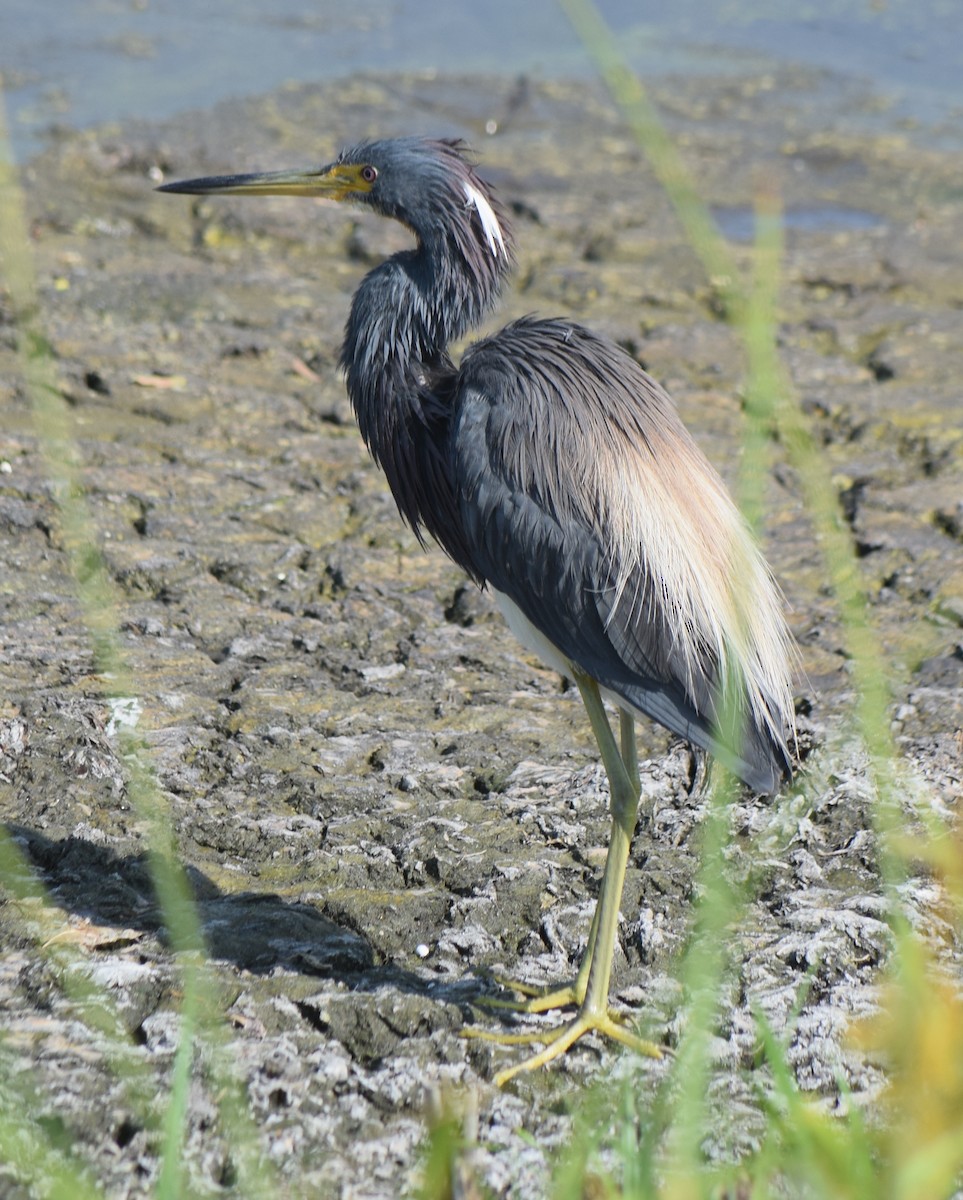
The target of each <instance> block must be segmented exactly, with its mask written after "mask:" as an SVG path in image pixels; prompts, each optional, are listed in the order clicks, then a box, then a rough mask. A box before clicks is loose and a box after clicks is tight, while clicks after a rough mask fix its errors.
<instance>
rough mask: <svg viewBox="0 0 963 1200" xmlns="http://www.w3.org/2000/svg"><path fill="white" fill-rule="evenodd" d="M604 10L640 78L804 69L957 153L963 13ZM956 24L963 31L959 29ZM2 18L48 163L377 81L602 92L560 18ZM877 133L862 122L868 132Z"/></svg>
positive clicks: (366, 14) (31, 10) (137, 8)
mask: <svg viewBox="0 0 963 1200" xmlns="http://www.w3.org/2000/svg"><path fill="white" fill-rule="evenodd" d="M600 8H601V10H602V12H603V14H604V16H605V17H606V19H607V20H608V22H609V23H610V25H611V26H612V28H613V29H615V30H616V31H617V33H618V35H619V44H620V46H621V48H622V50H623V52H624V53H625V54H626V55H627V56H628V58H629V60H630V62H631V63H632V65H633V66H634V67H635V69H636V70H638V71H639V72H640V73H641V74H642V75H643V77H645V78H647V79H651V78H654V77H657V76H664V75H665V74H666V73H678V74H681V75H690V76H691V75H704V74H712V75H714V76H718V75H719V74H720V73H722V72H731V73H733V74H745V73H747V72H749V71H757V70H759V69H761V68H762V67H764V66H765V65H766V64H767V63H769V64H772V65H774V66H775V65H778V64H780V63H787V62H795V63H800V64H804V65H807V66H810V67H817V68H821V69H825V70H827V71H829V72H833V73H837V74H839V75H841V76H843V77H846V78H848V79H850V80H861V81H865V83H866V86H867V87H868V89H869V90H871V91H872V92H873V93H875V94H877V95H878V98H879V99H878V115H879V119H880V121H881V122H882V123H883V124H885V125H887V126H888V127H892V126H893V124H894V123H898V122H905V123H907V124H908V125H910V126H915V125H917V124H920V123H922V125H924V126H926V127H928V131H929V134H930V136H931V137H933V138H935V139H937V140H940V141H942V142H944V143H947V144H952V145H954V146H959V145H960V141H961V135H960V132H959V129H960V121H959V118H960V114H961V113H963V49H961V47H963V39H961V38H959V37H958V36H957V32H956V28H955V26H956V25H957V24H958V20H959V5H958V4H956V3H943V4H941V3H939V2H938V0H930V2H929V3H923V4H919V5H912V4H909V3H900V2H897V3H892V4H887V5H886V6H881V7H880V8H878V9H877V8H876V7H875V6H872V5H868V4H864V3H857V2H856V0H844V2H843V3H839V4H834V5H833V6H832V14H831V15H828V14H827V15H823V14H821V13H820V12H819V6H818V5H817V6H815V8H813V7H810V8H807V9H805V10H803V11H800V10H799V9H798V6H796V5H794V4H792V5H791V4H789V3H788V2H777V3H774V4H770V5H767V6H766V16H765V18H764V19H763V18H761V17H759V16H757V15H755V13H754V11H753V10H752V8H751V7H750V6H740V5H738V4H736V5H724V6H720V5H717V4H715V3H712V2H711V0H685V2H683V3H680V4H674V5H671V6H667V5H664V4H658V5H657V4H655V3H653V2H651V0H645V2H644V3H637V2H635V0H608V2H607V3H605V2H603V3H602V4H601V5H600ZM954 12H955V13H956V15H955V16H954ZM443 14H444V15H443V16H442V17H439V15H438V10H436V9H432V8H429V7H428V6H425V5H420V4H417V3H415V0H395V2H394V3H391V4H388V3H386V2H385V0H358V2H356V3H353V4H352V5H350V6H345V5H338V4H333V3H327V4H324V3H319V4H312V5H306V4H305V3H303V0H278V2H277V3H271V4H268V3H265V2H264V0H210V2H208V3H205V4H204V5H202V6H199V5H196V4H193V3H189V2H187V0H132V2H129V3H121V2H120V0H75V2H73V3H71V4H69V5H60V6H58V14H57V23H56V27H52V25H51V21H50V17H49V11H48V9H47V7H46V6H44V5H38V4H36V3H35V2H34V0H5V4H4V15H3V29H2V34H3V36H2V37H0V72H2V74H3V82H4V88H5V91H6V98H7V104H8V106H9V109H10V124H11V127H12V137H13V141H14V149H15V153H16V155H17V157H18V158H21V159H22V158H24V157H25V156H27V155H29V154H30V153H32V152H34V151H35V150H36V149H37V148H38V147H39V146H40V145H41V144H42V142H43V140H44V138H45V135H46V134H48V133H49V132H50V131H51V129H56V128H57V127H67V128H77V127H82V126H88V125H93V124H98V123H101V122H104V121H113V120H122V119H127V118H131V117H144V118H152V119H161V118H165V117H168V116H171V115H173V114H175V113H177V112H181V111H185V110H189V109H195V108H208V107H210V106H211V105H212V104H214V103H216V102H217V101H219V100H223V99H227V98H229V97H234V96H247V95H253V94H260V93H263V92H266V91H269V90H272V89H274V88H277V87H280V86H283V85H284V84H286V83H289V82H321V81H324V80H330V79H336V78H342V77H348V76H350V75H352V74H355V73H357V72H363V71H385V70H389V71H399V70H401V71H408V70H414V71H438V72H445V73H450V72H453V71H454V72H458V73H462V74H464V73H468V72H480V71H484V72H490V73H494V74H499V75H503V76H504V75H506V74H509V75H510V74H515V73H522V72H524V73H529V74H533V75H535V76H536V77H538V76H541V77H561V76H569V77H571V76H573V75H579V74H588V73H589V68H588V66H587V63H586V59H585V54H584V51H583V50H582V48H581V46H580V45H579V43H578V41H577V39H576V38H575V36H574V34H573V32H572V29H571V27H570V25H569V23H568V21H567V19H566V18H565V16H564V15H563V13H562V11H561V9H560V8H559V7H558V6H557V5H555V4H554V3H552V2H551V0H533V2H532V3H530V4H527V5H524V6H519V5H518V4H517V3H513V0H486V3H485V4H484V5H478V4H477V3H472V2H470V0H453V3H451V4H447V5H445V7H444V10H443ZM869 119H870V118H868V117H867V115H866V114H865V113H864V114H863V117H862V120H863V121H864V123H865V122H868V121H869Z"/></svg>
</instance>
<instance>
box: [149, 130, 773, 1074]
mask: <svg viewBox="0 0 963 1200" xmlns="http://www.w3.org/2000/svg"><path fill="white" fill-rule="evenodd" d="M161 190H162V191H171V192H185V193H189V194H192V195H204V194H207V193H217V194H219V195H220V194H235V195H246V196H252V195H255V196H256V195H277V194H282V195H301V196H324V197H328V198H330V199H333V200H342V201H349V202H351V203H356V204H359V205H362V206H364V207H367V208H370V209H372V210H374V211H375V212H377V213H380V214H381V215H382V216H385V217H392V218H394V219H395V220H397V221H400V222H401V223H402V224H404V225H406V226H407V227H408V228H409V229H410V230H411V231H412V233H413V234H414V236H415V243H416V244H415V246H414V248H413V249H409V250H404V251H402V252H401V253H399V254H395V255H394V256H392V257H391V258H389V259H388V260H387V261H385V262H382V263H381V264H380V265H379V266H377V267H375V269H374V270H373V271H371V273H370V274H368V275H367V276H366V277H365V278H364V279H363V280H362V282H361V284H360V286H359V287H358V290H357V292H356V293H355V296H354V300H353V302H352V305H351V313H350V316H349V317H348V323H347V328H346V331H345V339H344V346H343V348H342V351H341V365H342V367H343V368H344V371H345V374H346V380H347V388H348V394H349V396H350V398H351V403H352V405H353V406H354V411H355V413H356V415H357V419H358V425H359V426H360V429H361V434H362V437H363V438H364V440H365V442H366V444H367V446H368V449H369V450H370V451H371V454H372V455H373V456H374V458H375V460H376V461H377V462H378V463H379V464H380V465H381V467H382V468H383V470H384V472H385V475H386V476H387V478H388V484H389V486H390V488H391V491H392V494H393V496H394V498H395V501H396V503H397V505H398V509H399V511H400V513H401V516H402V518H403V519H404V520H405V521H406V522H407V523H408V524H409V525H410V526H411V528H412V529H413V530H414V532H415V533H416V534H417V536H418V538H419V540H421V541H422V542H424V541H425V535H426V534H428V535H430V536H431V537H433V538H434V539H435V541H437V542H438V543H439V544H440V545H441V547H442V548H443V549H444V550H445V551H446V552H447V553H448V554H449V555H450V557H451V558H452V559H454V561H455V562H456V563H457V564H458V565H459V566H460V567H461V568H462V569H463V570H464V571H466V572H467V574H468V575H469V576H471V578H472V579H473V580H474V581H475V582H476V583H478V584H479V585H481V586H487V587H489V588H490V589H491V591H492V593H493V595H494V597H495V600H496V602H497V604H498V606H499V608H500V609H501V611H502V613H503V614H504V616H505V619H506V620H507V621H508V624H509V626H510V627H511V629H512V631H513V632H514V633H515V634H516V635H517V636H518V637H519V638H520V640H521V641H522V642H523V643H524V644H525V645H526V646H528V647H529V648H530V649H533V650H534V651H535V652H536V653H537V654H538V655H539V656H540V657H541V658H542V659H543V660H544V661H545V662H546V663H547V664H549V665H550V666H551V667H553V668H555V669H556V670H558V671H559V672H560V673H562V674H563V675H565V676H568V677H569V678H570V679H573V680H574V681H575V683H576V684H577V685H578V688H579V691H580V692H581V695H582V699H583V701H584V702H585V707H586V710H587V712H588V716H589V720H590V722H591V725H592V729H593V731H594V733H595V737H596V740H597V741H598V745H599V750H600V752H601V756H602V761H603V763H604V766H605V770H606V773H607V775H608V779H609V784H610V791H611V808H612V835H611V840H610V843H609V850H608V856H607V859H606V864H605V871H604V875H603V879H602V886H601V891H600V893H599V899H598V904H597V906H596V912H595V917H594V919H593V922H592V926H591V930H590V933H589V939H588V947H587V950H586V953H585V956H584V959H583V961H582V965H581V967H580V969H579V972H578V976H577V978H576V979H575V981H574V983H572V984H571V985H569V986H566V987H562V988H559V989H557V990H555V991H552V992H549V993H547V994H534V995H532V997H531V999H530V1000H529V1001H528V1003H527V1005H522V1006H520V1007H526V1008H527V1009H528V1011H544V1010H547V1009H549V1008H553V1007H560V1006H563V1005H566V1004H574V1005H576V1006H577V1012H576V1014H575V1017H574V1019H573V1020H571V1021H568V1022H567V1023H565V1024H563V1025H561V1026H559V1027H557V1028H555V1029H553V1030H550V1031H547V1032H544V1033H542V1032H539V1033H538V1034H533V1035H520V1036H519V1037H517V1038H511V1037H507V1038H496V1040H506V1041H511V1040H517V1041H524V1040H533V1041H541V1042H544V1043H546V1046H545V1048H544V1049H543V1050H542V1051H541V1052H540V1053H538V1054H535V1055H533V1056H532V1057H530V1058H528V1059H526V1060H525V1061H524V1062H522V1063H520V1064H518V1065H517V1066H515V1067H513V1068H511V1069H509V1070H507V1071H504V1072H502V1073H501V1075H500V1076H498V1077H497V1081H498V1082H499V1083H503V1082H505V1080H506V1079H508V1078H510V1077H511V1076H512V1075H514V1074H515V1073H516V1072H518V1071H521V1070H531V1069H534V1068H535V1067H538V1066H541V1065H543V1064H544V1063H546V1062H549V1061H550V1060H551V1059H553V1058H555V1057H556V1056H557V1055H559V1054H561V1053H562V1052H564V1051H565V1050H566V1049H568V1047H569V1046H571V1045H572V1044H573V1043H574V1042H575V1041H576V1040H577V1039H578V1038H580V1037H581V1036H583V1035H584V1034H585V1033H588V1032H590V1031H596V1032H600V1033H603V1034H606V1035H608V1036H610V1037H613V1038H616V1039H618V1040H619V1041H622V1042H624V1043H627V1044H628V1045H631V1046H634V1047H635V1048H637V1049H640V1050H643V1051H645V1050H648V1051H652V1050H653V1049H654V1048H652V1047H649V1046H648V1045H647V1044H646V1043H643V1042H641V1041H640V1040H639V1039H638V1038H636V1037H635V1036H634V1035H632V1034H631V1033H629V1031H628V1030H627V1029H625V1028H624V1026H623V1025H622V1024H621V1023H620V1022H619V1021H618V1020H616V1019H614V1018H613V1017H612V1015H610V1013H609V1009H608V993H609V980H610V975H611V968H612V959H613V954H614V949H615V939H616V933H617V924H618V917H619V905H620V901H621V893H622V886H623V881H624V878H625V869H626V865H627V862H628V858H629V850H630V843H631V839H632V835H633V832H634V828H635V823H636V818H637V815H638V804H639V792H640V785H639V773H638V761H637V758H636V747H635V736H634V719H635V717H636V715H638V714H642V715H644V716H647V717H651V718H653V719H654V720H656V721H658V722H659V723H660V724H662V725H664V726H665V727H666V728H667V729H669V730H671V731H672V732H673V733H675V734H678V735H679V736H680V737H682V738H685V739H686V740H687V741H688V742H689V743H691V744H692V745H694V746H696V747H698V748H700V749H702V750H705V751H708V752H710V753H712V754H714V755H716V756H717V757H718V758H720V759H721V760H723V761H724V762H725V763H726V764H727V766H728V767H729V768H730V769H731V770H732V771H733V772H734V773H735V774H736V775H737V776H739V777H740V778H741V779H742V780H743V781H744V782H745V783H746V784H748V785H749V786H750V787H751V788H753V789H755V790H756V791H758V792H771V791H774V790H775V789H776V788H777V787H778V785H779V783H780V781H781V780H782V779H783V778H784V776H786V775H787V774H788V773H789V754H788V750H787V744H786V730H787V728H788V727H790V726H791V723H792V698H791V693H790V688H789V671H788V665H787V664H788V657H789V654H788V647H789V638H788V634H787V630H786V625H785V621H784V618H783V614H782V605H781V602H780V598H779V594H778V591H777V589H776V587H775V585H774V583H773V581H772V578H771V575H770V573H769V571H768V569H767V567H766V564H765V563H764V561H763V559H762V556H761V555H760V553H759V551H758V549H757V548H756V546H755V544H754V542H753V540H752V538H751V537H750V535H749V533H748V531H747V529H746V526H745V524H744V522H743V520H742V518H741V517H740V515H739V513H738V511H737V510H736V508H735V506H734V504H733V502H732V500H731V499H730V498H729V495H728V493H727V492H726V489H725V486H724V484H723V483H722V481H721V479H720V478H719V476H718V475H717V474H716V472H715V471H714V470H713V468H712V467H711V466H710V464H709V463H708V461H707V460H706V458H705V457H704V456H703V454H702V453H701V452H700V450H699V449H698V448H697V446H696V445H695V443H694V442H693V441H692V439H691V437H690V436H689V434H688V432H687V431H686V429H685V427H684V426H683V424H682V421H681V420H680V418H679V416H678V414H677V412H676V409H675V407H674V405H673V403H672V401H671V400H670V399H669V397H668V396H667V395H666V393H665V392H664V391H663V389H662V388H661V387H660V386H659V385H658V384H657V383H656V382H655V380H654V379H652V378H651V377H650V376H649V375H647V374H646V373H645V371H643V370H642V368H641V367H640V366H639V365H638V363H636V362H635V360H634V359H633V358H631V357H630V356H629V355H628V354H627V353H625V352H624V351H623V350H621V349H620V348H619V347H618V346H616V345H615V344H614V343H613V342H610V341H607V340H606V339H605V338H602V337H599V336H598V335H596V334H594V333H591V332H590V331H589V330H587V329H585V328H583V327H582V326H580V325H575V324H572V323H571V322H568V321H564V320H536V319H534V318H531V317H526V318H523V319H522V320H520V321H515V322H513V323H512V324H510V325H509V326H507V328H505V329H503V330H502V331H501V332H500V333H497V334H495V335H494V336H493V337H489V338H486V339H485V340H483V341H479V342H476V343H475V344H474V345H472V346H471V347H470V348H469V349H468V350H467V351H466V352H465V354H464V355H463V357H462V360H461V363H460V364H459V365H457V366H456V365H455V363H454V362H453V361H452V359H451V358H450V356H449V353H448V346H449V344H450V343H451V342H452V341H453V340H455V339H456V338H459V337H461V336H462V335H463V334H465V333H466V332H467V331H468V330H469V329H471V328H472V327H474V326H476V325H477V324H478V323H479V322H480V321H481V319H482V318H483V317H484V316H485V314H486V313H487V312H488V311H489V310H490V309H491V308H492V306H493V305H494V303H495V300H496V298H497V296H498V294H499V291H500V289H501V287H502V285H503V283H504V282H505V279H506V277H507V276H508V274H509V272H510V270H511V268H512V266H513V263H514V251H513V244H514V243H513V237H512V231H511V227H510V225H509V222H508V220H507V217H506V213H505V209H504V207H503V205H502V204H501V202H500V201H499V199H498V197H497V196H496V194H495V192H494V191H493V189H492V188H491V187H490V186H489V185H488V184H487V183H485V182H484V180H482V179H481V178H480V177H479V175H478V174H477V173H476V171H475V169H474V167H473V166H472V164H471V163H470V161H469V160H468V158H467V157H466V152H465V147H464V146H463V145H462V143H460V142H458V141H435V140H429V139H426V138H419V137H405V138H393V139H389V140H384V141H371V142H364V143H362V144H360V145H357V146H353V147H351V148H350V149H347V150H345V151H344V152H343V153H342V154H341V155H340V156H339V158H338V159H337V161H335V162H333V163H330V164H328V165H327V166H323V167H321V168H319V169H317V170H308V171H279V172H271V173H267V174H257V175H229V176H220V177H214V178H206V179H192V180H188V181H186V182H182V183H171V184H167V185H166V187H164V188H162V189H161ZM603 697H604V698H606V699H608V700H610V701H614V703H615V705H616V707H617V710H618V714H619V740H618V742H617V741H616V738H615V736H614V734H613V731H612V728H611V726H610V724H609V721H608V718H607V716H606V714H605V710H604V707H603ZM519 990H520V991H523V992H524V990H525V989H524V988H519Z"/></svg>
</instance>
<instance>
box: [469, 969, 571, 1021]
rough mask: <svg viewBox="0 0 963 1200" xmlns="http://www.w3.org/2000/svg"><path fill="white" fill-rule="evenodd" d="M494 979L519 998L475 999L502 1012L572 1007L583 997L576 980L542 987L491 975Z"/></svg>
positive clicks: (540, 1010)
mask: <svg viewBox="0 0 963 1200" xmlns="http://www.w3.org/2000/svg"><path fill="white" fill-rule="evenodd" d="M492 978H493V979H494V981H495V982H496V983H497V984H499V985H500V986H501V987H503V988H507V989H508V990H509V991H512V992H517V993H518V994H519V995H520V996H521V997H523V998H522V999H521V1000H517V999H513V1000H509V999H507V998H506V997H504V996H480V997H479V998H478V1000H477V1001H476V1003H477V1004H479V1005H481V1007H482V1008H495V1009H500V1010H501V1011H502V1012H517V1013H543V1012H550V1011H551V1010H552V1009H553V1008H574V1007H576V1006H577V1005H579V1004H581V1003H582V1001H583V999H584V998H585V989H584V987H583V988H582V989H581V994H580V992H579V985H578V980H575V981H574V982H572V983H565V984H562V986H561V987H551V986H549V987H544V986H541V985H539V984H532V983H522V982H520V981H519V980H517V979H506V978H504V977H503V976H501V975H493V976H492Z"/></svg>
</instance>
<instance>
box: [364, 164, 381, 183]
mask: <svg viewBox="0 0 963 1200" xmlns="http://www.w3.org/2000/svg"><path fill="white" fill-rule="evenodd" d="M361 178H362V179H363V180H364V181H365V183H374V181H375V180H376V179H377V178H378V170H377V168H376V167H362V168H361Z"/></svg>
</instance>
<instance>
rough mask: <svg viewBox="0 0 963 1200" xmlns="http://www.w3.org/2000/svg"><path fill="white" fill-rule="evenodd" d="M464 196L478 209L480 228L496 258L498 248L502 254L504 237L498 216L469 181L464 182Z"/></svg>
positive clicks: (503, 251)
mask: <svg viewBox="0 0 963 1200" xmlns="http://www.w3.org/2000/svg"><path fill="white" fill-rule="evenodd" d="M465 196H466V197H467V199H468V203H469V205H472V204H474V206H475V208H476V209H477V210H478V215H479V217H480V218H481V223H482V229H483V230H484V231H485V237H486V238H488V245H489V246H490V247H491V252H492V254H493V255H494V256H495V258H497V257H498V251H499V249H501V252H502V253H503V254H504V253H505V239H504V238H503V237H502V230H501V226H500V225H499V224H498V218H497V217H496V216H495V212H494V209H493V208H492V206H491V205H490V204H489V203H488V200H487V199H486V197H485V196H484V195H483V193H481V192H480V191H479V190H478V188H476V187H472V185H471V184H470V183H466V184H465Z"/></svg>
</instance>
